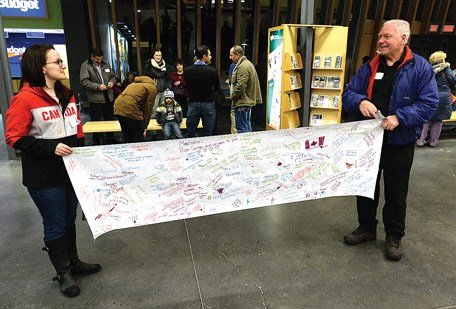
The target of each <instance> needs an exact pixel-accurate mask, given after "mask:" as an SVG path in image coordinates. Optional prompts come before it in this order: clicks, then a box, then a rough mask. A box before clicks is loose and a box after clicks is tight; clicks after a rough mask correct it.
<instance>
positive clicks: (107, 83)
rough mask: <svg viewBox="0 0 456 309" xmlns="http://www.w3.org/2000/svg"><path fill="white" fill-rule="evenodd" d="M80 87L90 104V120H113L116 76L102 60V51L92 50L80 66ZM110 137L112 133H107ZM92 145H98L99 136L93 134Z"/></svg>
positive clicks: (99, 141)
mask: <svg viewBox="0 0 456 309" xmlns="http://www.w3.org/2000/svg"><path fill="white" fill-rule="evenodd" d="M79 79H80V82H81V85H82V86H83V87H84V88H85V89H86V91H87V99H88V101H89V103H90V119H91V120H92V121H100V120H101V118H103V119H104V120H113V119H114V110H113V101H114V91H113V89H112V88H113V86H114V83H115V82H116V76H115V75H114V74H113V73H112V70H111V67H110V66H109V64H108V63H107V62H106V61H104V60H103V51H101V50H100V49H97V48H94V49H93V50H92V51H91V53H90V57H89V59H87V60H86V61H84V62H83V63H82V64H81V70H80V73H79ZM107 135H108V136H110V137H112V136H113V134H112V133H107ZM92 138H93V144H94V145H100V144H101V140H100V134H99V133H93V136H92Z"/></svg>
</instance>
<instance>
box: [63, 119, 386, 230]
mask: <svg viewBox="0 0 456 309" xmlns="http://www.w3.org/2000/svg"><path fill="white" fill-rule="evenodd" d="M382 139H383V129H382V127H381V126H380V120H368V121H361V122H351V123H345V124H340V125H332V126H322V127H306V128H297V129H288V130H277V131H263V132H253V133H243V134H237V135H222V136H211V137H203V138H191V139H179V140H170V141H156V142H147V143H135V144H120V145H107V146H93V147H83V148H75V149H74V153H73V154H72V155H69V156H66V157H64V162H65V165H66V168H67V170H68V173H69V175H70V178H71V182H72V183H73V186H74V188H75V191H76V194H77V196H78V199H79V202H80V204H81V206H82V209H83V211H84V214H85V215H86V218H87V221H88V223H89V226H90V228H91V230H92V233H93V236H94V238H97V237H98V236H100V235H102V234H103V233H106V232H109V231H111V230H115V229H122V228H128V227H134V226H141V225H146V224H154V223H159V222H166V221H172V220H180V219H185V218H194V217H199V216H206V215H212V214H217V213H223V212H229V211H237V210H243V209H250V208H256V207H263V206H271V205H277V204H284V203H291V202H297V201H304V200H310V199H317V198H324V197H330V196H344V195H362V196H366V197H370V198H373V195H374V190H375V181H376V177H377V173H378V166H379V160H380V151H381V146H382Z"/></svg>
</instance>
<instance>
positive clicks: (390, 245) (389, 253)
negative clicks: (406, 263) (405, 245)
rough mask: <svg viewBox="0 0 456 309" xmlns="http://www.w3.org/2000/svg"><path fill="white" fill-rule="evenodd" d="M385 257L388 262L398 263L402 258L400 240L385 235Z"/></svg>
mask: <svg viewBox="0 0 456 309" xmlns="http://www.w3.org/2000/svg"><path fill="white" fill-rule="evenodd" d="M385 256H386V258H387V259H388V260H390V261H400V260H401V258H402V248H401V239H400V238H397V237H394V236H393V235H386V243H385Z"/></svg>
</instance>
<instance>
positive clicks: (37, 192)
mask: <svg viewBox="0 0 456 309" xmlns="http://www.w3.org/2000/svg"><path fill="white" fill-rule="evenodd" d="M28 191H29V194H30V196H31V197H32V199H33V201H34V202H35V205H36V207H38V210H39V211H40V214H41V217H42V218H43V225H44V240H45V241H49V240H56V239H59V238H60V237H62V236H63V235H65V233H66V231H67V230H68V229H70V228H72V227H73V226H74V222H75V221H76V211H77V209H78V198H77V197H76V193H75V192H74V189H73V186H72V185H71V183H69V184H67V185H62V186H55V187H48V188H40V189H32V188H28Z"/></svg>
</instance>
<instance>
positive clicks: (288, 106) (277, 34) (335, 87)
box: [266, 25, 348, 130]
mask: <svg viewBox="0 0 456 309" xmlns="http://www.w3.org/2000/svg"><path fill="white" fill-rule="evenodd" d="M300 28H310V29H312V30H313V42H310V43H313V44H312V45H313V50H312V53H313V54H312V55H310V49H309V50H308V51H307V54H309V55H307V56H306V57H305V58H306V60H305V65H304V62H303V60H302V57H301V54H300V53H298V52H297V37H298V30H299V29H300ZM269 38H270V39H269V44H268V51H269V56H268V88H267V112H266V129H268V130H274V129H275V130H277V129H286V128H295V127H298V126H300V125H301V123H300V117H299V114H298V110H299V109H300V108H301V107H304V108H303V109H302V110H301V112H303V115H304V113H305V115H304V117H303V120H304V122H305V123H304V124H303V125H309V126H318V125H328V124H336V123H340V120H341V115H342V112H341V111H342V91H343V87H344V74H345V62H346V56H347V55H346V49H347V39H348V28H347V27H341V26H326V25H281V26H278V27H273V28H270V29H269ZM309 46H310V45H309ZM305 66H306V67H307V68H308V69H307V73H306V72H302V71H305V70H303V69H304V67H305ZM309 68H312V69H311V71H310V69H309ZM301 73H303V74H305V75H301ZM306 84H307V85H310V87H309V88H307V86H306V87H304V89H305V92H304V97H303V98H302V97H301V95H302V93H303V90H302V88H303V85H306ZM303 104H304V106H303ZM307 119H308V121H307Z"/></svg>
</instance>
